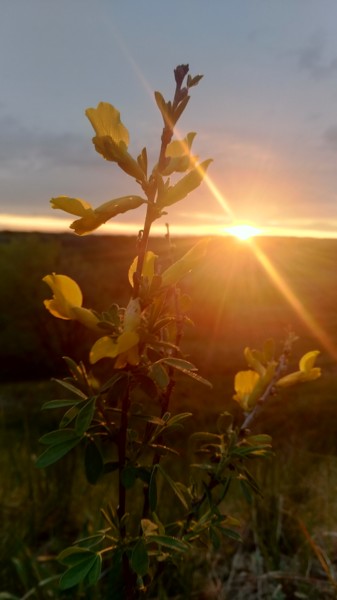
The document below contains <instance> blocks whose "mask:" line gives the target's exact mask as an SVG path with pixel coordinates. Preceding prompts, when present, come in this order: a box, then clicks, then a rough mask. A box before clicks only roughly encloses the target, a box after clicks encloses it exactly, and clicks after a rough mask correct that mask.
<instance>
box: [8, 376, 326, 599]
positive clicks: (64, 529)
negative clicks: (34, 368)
mask: <svg viewBox="0 0 337 600" xmlns="http://www.w3.org/2000/svg"><path fill="white" fill-rule="evenodd" d="M330 383H331V382H330ZM326 385H328V384H327V383H326ZM303 387H304V388H305V386H302V388H299V389H298V390H296V392H295V397H294V398H292V399H290V398H288V399H284V398H277V399H275V401H274V406H271V407H270V410H269V413H270V414H266V415H265V417H264V421H262V422H261V424H260V428H261V429H262V430H263V431H266V430H268V431H269V432H271V433H274V440H275V447H276V448H277V455H276V456H275V457H274V458H273V459H271V460H270V461H269V462H267V463H264V464H257V465H256V469H257V475H258V479H259V481H260V484H261V487H262V489H263V490H264V497H263V498H260V499H259V498H256V499H255V500H254V502H253V503H252V504H251V505H249V504H247V503H246V502H244V501H243V500H242V498H241V497H240V496H239V494H238V493H236V492H235V491H234V494H233V495H232V496H231V501H230V504H229V505H227V507H226V508H227V510H228V512H229V513H230V514H233V515H235V516H236V517H239V518H241V519H242V522H243V523H246V525H245V528H244V529H243V531H242V535H243V543H241V544H237V543H235V542H231V541H230V540H229V541H228V543H225V544H224V546H223V547H221V551H219V550H218V551H214V552H206V553H205V555H202V556H203V558H202V563H201V564H200V568H199V566H198V564H199V561H200V560H201V559H200V555H199V556H195V557H194V558H193V557H192V558H191V561H189V565H187V564H186V561H185V564H181V565H180V570H179V573H180V575H179V577H178V578H176V577H175V576H174V575H173V574H172V575H171V577H170V586H169V585H168V584H167V586H166V588H165V589H166V592H165V593H168V590H171V591H170V592H169V594H170V595H167V596H165V595H164V590H163V591H162V596H158V598H159V597H161V598H165V597H167V598H174V597H177V598H189V597H190V598H198V597H200V598H201V597H202V598H221V597H222V596H221V594H223V593H224V590H227V592H226V593H227V594H230V595H229V596H228V597H230V598H231V599H232V598H233V600H235V599H238V600H239V599H241V598H242V599H243V598H251V599H254V598H259V599H261V598H262V599H264V598H266V599H267V598H280V599H281V598H293V597H294V598H296V597H298V598H310V599H315V600H316V599H319V598H322V599H323V598H327V599H328V598H333V597H334V594H335V592H336V588H335V585H336V584H335V570H334V563H335V562H336V561H337V543H336V539H337V531H336V530H335V523H336V522H337V505H336V503H335V497H336V491H337V461H336V457H335V454H334V453H335V451H336V441H335V439H334V424H332V420H331V413H322V412H321V415H320V422H319V427H317V412H318V411H319V404H320V402H321V401H320V400H319V399H318V397H317V392H318V391H319V382H317V385H316V389H313V390H312V389H311V394H312V398H311V399H310V398H309V400H308V394H307V392H308V391H309V388H310V386H308V388H307V389H303ZM314 388H315V386H314ZM229 389H230V388H229ZM55 392H56V390H55V384H54V383H49V382H37V383H32V382H28V383H21V384H7V385H2V386H1V387H0V396H1V398H2V408H1V421H0V423H1V426H0V427H1V438H0V439H1V443H0V446H1V452H0V467H1V472H2V478H1V502H0V520H1V522H2V523H3V526H2V536H1V542H0V581H1V587H0V591H2V592H7V593H8V594H12V596H5V595H3V596H1V595H0V599H1V598H3V599H5V598H8V599H9V600H10V598H13V599H14V598H28V597H33V598H35V597H36V598H41V599H43V600H44V599H47V598H55V599H56V598H69V597H71V598H85V599H89V598H92V599H94V598H96V596H95V594H99V593H102V592H99V591H94V590H89V591H84V590H78V591H76V592H74V591H72V594H71V595H69V594H66V593H65V592H64V593H63V594H60V593H59V592H58V590H57V580H58V574H59V572H60V568H59V565H58V564H57V562H56V561H55V556H56V555H57V553H58V552H59V551H60V550H61V549H62V548H63V547H65V546H66V545H68V544H69V543H71V542H72V541H74V540H75V539H76V537H78V536H81V535H85V534H90V532H91V531H92V530H93V528H94V527H95V526H96V525H98V524H99V523H98V521H99V517H97V515H98V514H99V511H98V509H99V503H100V498H101V495H102V494H104V495H105V496H106V497H108V496H109V494H111V487H110V485H109V483H108V481H106V482H104V483H103V484H100V485H99V486H95V487H92V486H89V485H88V484H87V483H86V481H85V479H84V477H83V474H82V470H81V466H80V464H79V457H78V456H77V455H76V452H75V453H71V454H70V455H69V456H67V457H66V458H65V459H63V460H62V461H61V462H60V463H58V464H56V465H55V466H52V467H50V468H49V469H47V470H44V471H40V470H37V469H36V468H35V466H34V458H35V456H36V453H37V451H38V448H39V447H38V443H37V440H38V437H39V436H40V435H41V434H42V433H43V432H45V431H47V430H48V429H50V427H53V425H54V424H53V423H52V422H50V419H52V417H51V415H50V414H48V415H47V414H46V413H41V412H40V406H41V404H42V403H43V402H44V401H45V400H46V399H48V398H51V397H54V398H55V397H56V395H58V392H59V390H58V392H57V394H56V393H55ZM325 393H326V394H327V393H328V389H326V390H325ZM296 395H297V397H296ZM179 397H180V399H179V398H178V397H176V398H175V399H174V402H175V403H176V404H177V403H178V401H179V403H180V404H181V406H180V407H179V408H182V409H183V410H184V409H185V408H188V403H189V398H190V399H191V398H193V403H194V406H197V407H198V410H197V411H195V417H194V420H193V421H192V422H191V425H190V426H191V427H195V428H200V426H202V427H203V428H204V427H205V422H204V421H205V410H204V406H203V404H202V402H203V400H204V390H202V391H201V390H200V387H199V386H196V387H195V389H194V388H193V389H191V387H190V386H189V387H188V388H185V390H184V388H182V389H181V390H180V396H179ZM282 402H283V403H284V404H285V406H284V407H283V415H281V417H280V412H281V411H280V405H281V403H282ZM308 402H311V410H312V411H313V413H312V414H311V412H310V410H308V406H307V405H308ZM286 403H288V404H286ZM220 406H221V396H220V397H218V395H217V396H216V402H215V406H214V410H211V411H210V412H209V415H208V419H209V423H208V424H209V425H211V421H212V418H213V419H214V418H215V414H216V411H217V410H218V409H219V408H220ZM296 406H297V408H296ZM305 412H306V420H307V423H309V422H310V421H312V422H311V426H312V427H313V426H314V423H315V422H316V435H315V436H314V434H313V431H311V429H310V428H309V427H308V426H307V429H306V431H305V432H304V433H303V432H302V434H301V431H300V425H299V423H300V422H301V421H302V423H303V419H304V413H305ZM291 420H293V421H294V423H293V425H294V427H293V430H292V431H291V432H290V429H291V428H289V427H288V428H287V429H286V430H285V427H286V424H285V421H286V422H288V423H289V421H291ZM296 421H297V423H296ZM296 428H297V429H296ZM329 430H330V433H329V434H328V435H327V437H325V436H324V435H323V432H324V431H329ZM285 433H286V434H287V435H286V437H285V435H284V434H285ZM314 438H315V440H316V442H315V443H316V445H315V444H314V443H313V440H314ZM319 438H322V439H321V440H320V439H319ZM336 581H337V580H336ZM197 589H203V590H204V592H203V594H204V595H203V596H198V595H197V594H196V590H197ZM212 594H213V595H212ZM216 594H218V596H217V595H216ZM282 594H283V595H282ZM99 597H101V596H99V595H98V596H97V598H99ZM223 597H225V596H223Z"/></svg>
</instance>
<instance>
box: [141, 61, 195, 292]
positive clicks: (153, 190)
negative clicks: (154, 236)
mask: <svg viewBox="0 0 337 600" xmlns="http://www.w3.org/2000/svg"><path fill="white" fill-rule="evenodd" d="M187 73H188V65H180V66H179V67H177V68H176V69H175V71H174V75H175V80H176V89H175V93H174V99H173V102H172V114H173V113H174V111H175V110H176V108H177V107H178V105H179V103H180V102H181V100H182V99H183V97H184V94H183V92H184V90H182V89H181V86H182V83H183V80H184V77H185V75H186V74H187ZM186 93H187V91H186ZM173 133H174V124H173V123H172V122H171V121H167V120H165V125H164V127H163V131H162V135H161V145H160V151H159V158H158V163H157V166H156V167H155V169H154V170H153V172H152V174H151V176H150V179H149V181H148V183H147V184H146V185H145V184H144V185H143V190H144V192H145V194H146V196H147V201H148V204H147V209H146V216H145V223H144V229H143V232H142V236H141V239H140V241H139V246H138V261H137V270H136V273H135V275H134V297H135V298H137V297H138V295H139V287H140V282H141V277H142V271H143V264H144V259H145V254H146V250H147V245H148V241H149V236H150V230H151V225H152V223H153V222H154V221H155V220H156V218H158V213H157V210H156V208H155V205H156V197H157V193H158V181H157V178H158V176H159V175H160V174H161V172H162V171H163V169H164V168H165V166H166V149H167V146H168V144H169V143H170V141H171V139H172V137H173Z"/></svg>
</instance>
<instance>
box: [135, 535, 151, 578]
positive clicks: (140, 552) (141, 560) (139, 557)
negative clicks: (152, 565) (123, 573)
mask: <svg viewBox="0 0 337 600" xmlns="http://www.w3.org/2000/svg"><path fill="white" fill-rule="evenodd" d="M131 568H132V570H133V571H135V573H137V575H139V576H140V577H143V576H144V575H146V573H147V572H148V570H149V557H148V554H147V550H146V546H145V542H144V540H143V538H140V539H139V540H138V542H137V543H136V545H135V546H134V548H133V550H132V554H131Z"/></svg>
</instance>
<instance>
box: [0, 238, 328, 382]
mask: <svg viewBox="0 0 337 600" xmlns="http://www.w3.org/2000/svg"><path fill="white" fill-rule="evenodd" d="M194 242H195V240H193V239H191V238H185V239H178V240H175V241H174V245H175V247H174V248H173V249H172V248H169V247H168V241H167V240H166V239H165V238H164V237H163V239H159V238H157V239H154V240H153V241H152V242H151V249H152V250H153V251H154V252H156V253H157V254H158V255H160V257H161V264H163V265H165V264H167V263H168V262H169V260H170V256H171V255H172V252H173V255H175V258H178V257H179V256H181V255H182V254H183V253H184V252H185V251H187V250H188V249H189V248H190V247H191V245H192V244H193V243H194ZM254 244H256V245H257V246H258V248H259V249H260V251H262V252H263V254H264V255H265V256H267V258H268V260H267V263H265V264H264V266H263V264H261V260H259V259H258V258H257V255H256V253H255V252H254V250H253V248H254ZM136 252H137V240H136V238H135V237H134V238H133V237H126V236H125V237H124V236H115V237H114V236H99V235H94V236H88V237H82V238H79V237H77V236H75V235H72V234H43V233H12V232H2V233H0V277H1V288H0V289H1V291H0V365H1V366H0V379H1V381H15V380H18V379H21V380H25V379H45V378H46V377H50V376H55V375H57V374H61V373H62V372H63V369H64V365H63V361H62V358H61V357H62V356H64V355H69V356H72V357H73V358H75V359H76V358H77V359H80V358H83V347H84V348H87V349H89V348H90V344H92V342H93V339H94V338H93V337H92V334H91V333H90V332H88V331H85V330H84V329H83V327H82V326H81V325H79V324H77V323H75V322H71V323H70V322H67V321H62V320H60V319H54V318H53V317H51V315H50V314H49V313H48V312H47V311H46V309H45V308H44V306H43V299H45V298H48V297H51V292H50V290H49V288H48V287H47V286H46V284H44V283H43V282H42V278H43V277H44V276H45V275H46V274H48V273H52V272H55V273H61V274H65V275H69V276H70V277H72V278H73V279H75V280H76V281H77V283H78V284H79V285H80V287H81V289H82V291H83V296H84V306H86V307H87V308H93V309H95V310H98V311H101V310H104V309H106V308H107V307H108V306H109V305H110V304H111V303H112V302H117V303H120V304H121V305H125V303H126V302H127V300H128V298H129V296H130V286H129V283H128V279H127V272H128V268H129V265H130V263H131V261H132V260H133V258H134V257H135V255H136ZM336 255H337V241H334V240H309V239H305V240H300V239H290V238H261V239H258V240H257V239H256V240H255V241H254V242H253V244H252V245H250V244H243V243H241V242H238V241H236V240H233V239H231V238H217V239H214V240H212V241H211V243H210V245H209V251H208V256H207V257H206V259H205V262H204V264H202V265H201V266H200V267H198V269H196V270H195V272H193V273H192V274H190V275H189V276H188V277H187V278H186V280H185V281H184V284H183V287H184V291H185V292H186V293H187V294H189V295H190V296H191V297H192V298H193V302H192V304H191V317H192V320H193V321H194V323H195V329H194V328H192V327H191V328H190V329H189V330H188V332H187V334H186V340H185V341H186V348H187V351H188V352H189V353H192V354H193V353H194V354H195V355H196V356H197V360H199V364H200V361H201V364H202V365H203V366H204V367H205V368H207V367H208V368H210V369H212V368H214V369H217V368H219V365H224V366H225V367H226V368H227V369H235V368H236V367H237V365H238V360H239V357H241V356H242V349H243V347H244V346H245V345H254V344H258V343H261V342H263V340H264V339H266V338H267V337H270V336H276V337H277V338H278V339H282V337H284V333H285V330H286V328H287V327H288V326H290V327H293V328H294V329H295V330H296V332H297V333H298V334H299V335H300V336H301V340H302V343H303V347H305V345H306V344H307V342H308V340H309V338H313V332H312V331H310V330H309V329H308V327H307V326H306V325H305V324H304V322H303V318H302V317H303V314H302V315H301V314H298V311H296V310H295V309H294V307H293V306H292V305H291V301H290V303H289V293H288V292H289V289H291V290H292V293H293V294H295V295H296V297H297V298H298V300H299V303H300V304H299V306H300V305H301V303H302V304H303V305H304V306H305V308H306V310H308V311H309V312H310V314H312V315H313V316H314V318H315V319H316V320H317V321H318V322H319V323H320V324H321V325H322V326H324V327H326V328H328V330H329V333H330V335H331V336H332V337H333V338H334V339H335V340H336V339H337V310H336V304H337V286H336V285H335V280H334V278H335V275H334V271H335V263H336ZM260 256H261V252H260ZM268 264H269V266H270V265H273V268H274V273H271V272H269V274H268V266H267V265H268ZM275 273H277V276H276V277H275ZM282 281H284V282H285V284H286V286H285V287H284V289H283V290H282V283H281V282H282ZM277 282H278V283H277ZM287 294H288V299H287ZM299 312H300V311H299ZM310 341H311V340H310ZM317 345H318V341H316V340H315V347H316V346H317ZM241 367H242V368H244V367H245V365H244V363H242V365H241Z"/></svg>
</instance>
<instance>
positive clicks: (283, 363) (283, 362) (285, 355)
mask: <svg viewBox="0 0 337 600" xmlns="http://www.w3.org/2000/svg"><path fill="white" fill-rule="evenodd" d="M295 339H296V337H295V336H294V334H292V333H289V335H288V338H287V340H286V341H285V343H284V347H283V352H282V354H281V356H280V358H279V361H278V365H277V368H276V369H275V373H274V375H273V378H272V380H271V381H270V382H269V384H268V386H267V388H266V389H265V391H264V392H263V394H262V396H261V397H260V399H259V401H258V402H257V404H256V405H255V407H254V409H253V410H252V412H250V413H249V414H248V415H247V416H246V418H245V420H244V422H243V424H242V425H241V427H240V433H244V430H245V429H247V428H248V427H249V426H250V425H251V423H252V422H253V421H254V420H255V419H256V417H257V416H258V415H259V414H260V412H261V410H262V409H263V407H264V405H265V403H266V402H267V400H268V398H269V396H270V395H271V394H273V392H274V386H275V383H276V382H277V381H278V380H279V378H280V375H282V373H283V372H284V371H285V369H286V367H287V364H288V360H289V355H290V351H291V347H292V344H293V342H294V341H295Z"/></svg>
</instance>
